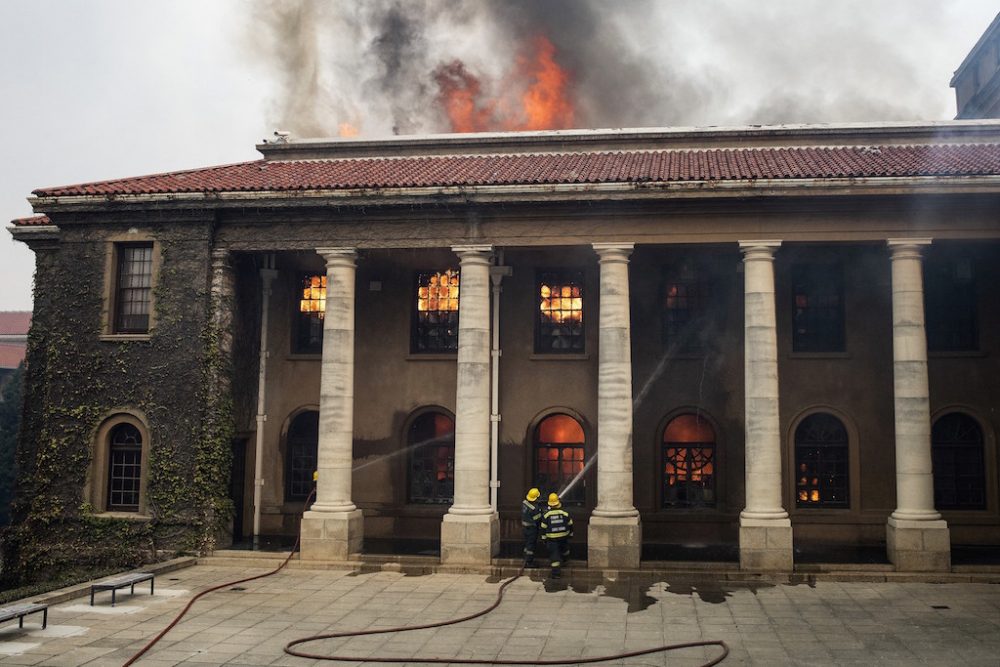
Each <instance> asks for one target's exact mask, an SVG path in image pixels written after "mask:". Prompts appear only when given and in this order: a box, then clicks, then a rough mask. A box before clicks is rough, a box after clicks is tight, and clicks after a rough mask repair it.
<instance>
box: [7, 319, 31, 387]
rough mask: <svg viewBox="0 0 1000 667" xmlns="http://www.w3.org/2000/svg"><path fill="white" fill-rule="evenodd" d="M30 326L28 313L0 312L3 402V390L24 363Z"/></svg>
mask: <svg viewBox="0 0 1000 667" xmlns="http://www.w3.org/2000/svg"><path fill="white" fill-rule="evenodd" d="M30 326H31V313H30V312H27V311H0V400H3V393H2V392H3V388H4V387H5V386H7V382H8V381H9V379H10V377H11V376H12V375H13V374H14V371H16V370H17V367H18V366H20V365H21V362H22V361H24V351H25V348H26V347H27V346H28V328H29V327H30Z"/></svg>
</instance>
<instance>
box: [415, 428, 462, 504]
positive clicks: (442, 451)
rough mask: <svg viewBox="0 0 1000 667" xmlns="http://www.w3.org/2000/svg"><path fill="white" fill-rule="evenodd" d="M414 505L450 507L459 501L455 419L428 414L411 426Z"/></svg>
mask: <svg viewBox="0 0 1000 667" xmlns="http://www.w3.org/2000/svg"><path fill="white" fill-rule="evenodd" d="M406 445H407V448H408V449H409V451H410V493H409V501H410V502H411V503H423V504H427V505H450V504H451V503H452V502H454V498H455V420H453V419H452V418H451V417H449V416H448V415H446V414H444V413H442V412H425V413H424V414H422V415H420V416H419V417H417V418H416V419H414V420H413V423H412V424H411V425H410V432H409V433H408V434H407V439H406Z"/></svg>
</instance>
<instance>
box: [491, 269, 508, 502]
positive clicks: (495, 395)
mask: <svg viewBox="0 0 1000 667" xmlns="http://www.w3.org/2000/svg"><path fill="white" fill-rule="evenodd" d="M510 274H511V268H510V267H509V266H504V265H503V250H501V251H499V253H497V265H496V266H492V267H490V280H491V282H492V283H493V323H492V327H491V329H492V336H491V341H492V342H491V343H490V507H491V508H493V511H494V512H496V511H497V495H498V493H499V489H500V476H499V474H498V473H499V458H500V454H499V450H500V354H501V352H500V292H502V291H503V290H502V289H501V287H500V282H501V281H502V280H503V278H504V276H509V275H510Z"/></svg>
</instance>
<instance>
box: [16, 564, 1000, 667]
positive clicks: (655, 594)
mask: <svg viewBox="0 0 1000 667" xmlns="http://www.w3.org/2000/svg"><path fill="white" fill-rule="evenodd" d="M265 571H266V570H265V569H247V568H239V569H236V568H232V567H218V566H209V565H198V566H195V567H190V568H187V569H183V570H177V571H174V572H171V573H164V574H163V575H161V577H162V579H163V583H162V586H163V591H164V593H162V594H161V593H160V591H159V590H158V591H157V595H155V596H152V597H151V596H148V595H146V596H139V595H136V596H135V597H127V598H126V599H124V600H123V601H121V602H119V603H118V604H117V605H116V607H115V609H116V613H115V614H108V613H106V612H107V611H108V609H110V602H108V604H105V605H102V604H100V603H98V605H96V606H95V608H90V607H89V605H80V604H79V602H72V601H67V602H64V603H61V604H56V605H53V606H51V607H50V610H49V631H46V632H41V631H40V624H35V623H31V622H29V621H26V622H25V627H24V629H23V630H20V629H18V628H17V625H16V624H14V625H13V627H10V626H8V627H4V628H0V664H2V665H8V664H10V665H43V666H48V667H58V666H67V667H69V666H78V665H87V666H88V667H104V666H106V665H115V666H120V665H122V664H123V663H124V662H125V661H126V660H128V659H129V658H130V657H131V656H132V655H133V654H134V653H135V652H136V651H137V650H138V649H139V648H141V647H142V646H143V645H144V644H145V643H146V641H148V640H149V639H150V638H151V637H152V636H154V635H155V634H156V633H158V632H159V631H160V630H161V629H162V628H163V627H165V626H166V625H167V624H168V623H169V622H170V621H171V620H172V619H173V617H174V616H175V615H176V614H177V613H178V612H179V611H180V609H181V608H182V607H183V606H184V605H185V604H187V602H188V601H189V600H190V599H191V597H192V595H193V594H194V593H196V592H197V591H199V590H204V589H205V588H207V587H209V586H213V585H217V584H220V583H224V582H227V581H233V580H235V579H239V578H242V577H245V576H249V575H253V574H258V573H263V572H265ZM158 583H159V582H158ZM498 584H499V580H498V579H497V578H495V577H488V576H484V575H482V574H458V573H435V574H426V575H420V576H407V575H405V574H403V573H400V572H384V571H380V572H372V573H366V574H361V573H356V572H348V571H335V570H322V571H307V570H286V571H283V572H280V573H278V574H276V575H274V576H272V577H269V578H266V579H260V580H257V581H253V582H248V583H245V584H237V585H235V586H233V587H230V588H226V589H223V590H221V591H219V592H217V593H213V594H210V595H209V596H207V597H206V598H203V599H202V600H200V601H199V602H197V603H196V604H195V605H194V607H193V608H192V610H191V612H190V613H189V614H188V616H186V617H185V619H184V620H183V621H182V622H181V624H180V625H178V626H177V627H176V628H175V629H174V630H173V631H172V632H171V633H170V634H168V635H167V636H166V638H165V639H164V640H163V641H162V642H161V643H160V644H158V645H157V646H156V647H155V648H154V649H153V650H151V651H150V652H149V653H147V654H146V656H145V657H144V658H143V659H142V660H140V661H139V662H138V663H137V664H138V665H142V666H146V667H161V666H162V667H167V666H170V667H173V666H175V665H188V666H193V665H199V666H204V665H233V666H244V667H255V666H263V665H268V666H274V665H287V666H290V667H305V666H308V665H331V664H340V665H345V664H352V663H330V662H322V661H314V660H309V659H303V658H297V657H294V656H288V655H286V654H285V653H284V652H283V647H284V646H285V644H286V643H287V642H289V641H291V640H293V639H296V638H299V637H303V636H306V635H311V634H317V633H331V632H340V631H345V630H364V629H375V628H387V627H393V626H396V625H400V624H424V623H430V622H435V621H440V620H446V619H450V618H454V617H457V616H461V615H464V614H468V613H471V612H473V611H477V610H479V609H482V608H485V607H487V606H489V605H490V604H491V603H492V602H493V600H494V598H495V595H496V591H497V589H498ZM119 609H120V610H121V611H120V612H117V610H119ZM715 639H719V640H723V641H725V642H727V643H728V644H729V646H730V650H731V654H730V656H729V658H727V660H726V661H725V662H724V663H723V664H724V665H767V666H768V667H770V666H773V665H914V664H947V665H983V666H984V667H985V666H987V665H988V666H990V667H996V666H997V665H998V664H1000V585H996V584H985V583H981V584H977V583H945V584H932V583H901V582H888V583H887V582H860V581H859V582H835V581H818V582H811V583H800V584H789V583H768V582H761V581H750V582H739V581H732V580H729V579H719V578H712V577H711V576H710V575H706V576H705V577H703V578H701V579H691V578H689V577H685V578H677V579H671V577H670V576H669V575H663V576H661V575H655V574H643V575H641V576H634V575H631V576H628V577H620V578H617V579H600V578H596V579H595V578H590V577H588V578H580V579H579V580H577V579H571V580H570V581H568V582H567V581H559V582H553V581H551V580H546V579H544V576H543V572H542V571H535V572H532V573H531V576H530V577H528V576H525V577H522V578H521V579H519V580H518V581H516V582H514V583H513V584H512V585H511V586H510V587H508V589H507V595H506V597H505V599H504V601H503V602H502V603H501V605H500V607H498V608H497V609H496V610H494V611H493V612H491V613H490V614H489V615H487V616H484V617H480V618H477V619H473V620H470V621H466V622H464V623H462V624H460V625H453V626H448V627H445V628H436V629H426V630H420V631H415V632H411V633H404V634H377V635H369V636H365V637H357V638H351V639H336V640H324V641H321V642H316V643H314V644H309V645H306V646H303V647H302V648H303V649H305V650H308V651H309V652H315V653H330V652H339V653H341V654H346V655H351V656H359V657H369V656H379V657H398V658H402V659H407V658H413V660H412V661H411V662H407V663H406V664H409V665H414V666H418V665H426V664H428V663H426V662H421V658H426V657H436V658H444V659H455V658H459V657H467V658H479V659H493V658H501V659H520V660H527V661H533V660H538V659H555V658H561V657H565V658H570V659H572V658H578V657H585V656H597V655H607V654H610V653H615V652H619V651H626V650H637V649H642V648H646V647H651V646H656V645H662V644H669V643H681V642H690V641H698V640H715ZM715 655H717V649H716V648H711V647H710V648H704V649H703V648H694V649H685V650H683V651H677V652H671V653H660V654H653V655H645V656H639V657H635V658H631V659H626V660H617V661H611V662H608V663H604V664H621V665H671V666H672V667H673V666H677V665H682V666H683V665H690V666H692V667H693V666H695V665H700V664H703V663H704V662H705V661H707V660H709V659H711V658H712V657H713V656H715ZM357 664H365V665H374V664H378V663H357ZM383 664H393V663H383ZM395 664H399V663H395Z"/></svg>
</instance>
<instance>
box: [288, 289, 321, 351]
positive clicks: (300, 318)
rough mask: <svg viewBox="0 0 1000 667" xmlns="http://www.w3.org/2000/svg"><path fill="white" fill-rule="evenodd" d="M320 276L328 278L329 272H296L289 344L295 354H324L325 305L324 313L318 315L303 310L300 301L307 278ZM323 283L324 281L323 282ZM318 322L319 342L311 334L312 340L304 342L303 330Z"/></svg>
mask: <svg viewBox="0 0 1000 667" xmlns="http://www.w3.org/2000/svg"><path fill="white" fill-rule="evenodd" d="M314 277H318V278H320V279H321V281H326V280H327V274H326V272H325V271H298V272H297V273H296V274H295V284H294V289H293V290H292V299H291V304H292V307H291V309H292V331H291V337H290V338H291V340H290V341H289V346H290V347H291V350H290V352H291V354H293V355H315V356H319V355H322V354H323V333H324V331H323V320H324V317H325V313H326V311H325V306H324V310H323V311H322V312H323V313H324V314H323V315H317V314H315V313H312V312H308V313H307V312H303V311H302V310H301V306H300V302H301V301H302V300H303V299H302V291H303V290H304V289H306V287H305V280H306V279H307V278H308V279H310V280H311V279H312V278H314ZM321 284H322V283H321ZM319 289H323V290H326V289H329V287H328V286H321V287H320V288H319ZM316 322H318V323H319V337H318V339H317V340H318V342H313V341H312V336H311V334H310V342H309V343H305V344H304V343H303V341H302V338H303V335H304V334H303V332H304V331H305V330H306V328H310V329H311V328H312V327H313V326H315V324H316Z"/></svg>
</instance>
